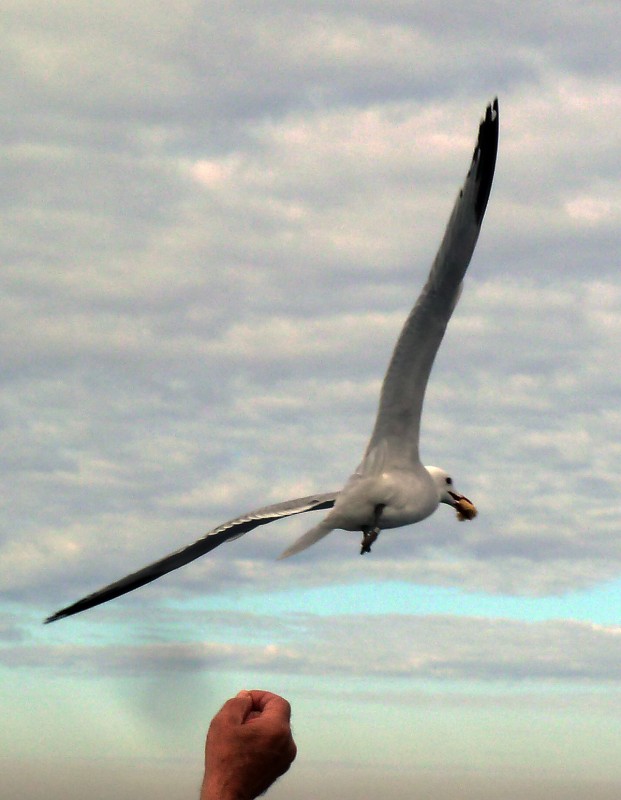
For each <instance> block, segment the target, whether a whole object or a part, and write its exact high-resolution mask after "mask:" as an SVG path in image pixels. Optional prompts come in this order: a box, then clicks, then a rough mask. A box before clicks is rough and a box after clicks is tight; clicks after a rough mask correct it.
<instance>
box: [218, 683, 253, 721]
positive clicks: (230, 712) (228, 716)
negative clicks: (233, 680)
mask: <svg viewBox="0 0 621 800" xmlns="http://www.w3.org/2000/svg"><path fill="white" fill-rule="evenodd" d="M251 709H252V695H251V694H250V692H246V691H241V692H238V693H237V695H236V696H235V697H231V699H230V700H227V701H226V703H225V704H224V705H223V706H222V708H221V709H220V712H219V714H218V716H219V717H220V719H222V720H223V721H225V722H227V723H228V724H230V725H241V724H242V723H243V721H244V720H245V719H246V716H247V715H248V714H249V713H250V711H251Z"/></svg>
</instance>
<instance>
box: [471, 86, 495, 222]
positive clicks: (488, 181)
mask: <svg viewBox="0 0 621 800" xmlns="http://www.w3.org/2000/svg"><path fill="white" fill-rule="evenodd" d="M498 132H499V112H498V98H497V97H495V98H494V99H493V101H492V102H491V103H488V105H487V108H486V109H485V116H484V117H483V119H482V120H481V124H480V125H479V137H478V139H477V144H476V147H475V148H474V160H475V162H476V163H477V175H476V177H477V181H478V184H479V187H478V191H477V197H476V201H475V207H474V208H475V214H476V219H477V223H478V224H479V225H480V224H481V222H482V220H483V215H484V214H485V209H486V208H487V201H488V200H489V195H490V192H491V190H492V180H493V178H494V169H495V167H496V155H497V153H498Z"/></svg>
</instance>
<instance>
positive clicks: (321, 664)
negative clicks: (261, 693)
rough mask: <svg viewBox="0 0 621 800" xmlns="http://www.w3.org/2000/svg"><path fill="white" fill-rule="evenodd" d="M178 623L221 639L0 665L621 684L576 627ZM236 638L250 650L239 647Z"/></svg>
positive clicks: (65, 652)
mask: <svg viewBox="0 0 621 800" xmlns="http://www.w3.org/2000/svg"><path fill="white" fill-rule="evenodd" d="M184 625H185V627H186V630H187V629H192V628H193V627H196V630H197V632H198V631H199V630H205V628H208V629H209V630H211V631H212V632H213V633H214V635H218V634H217V633H216V632H217V631H220V633H219V638H220V641H217V640H216V641H210V642H201V641H187V642H178V641H170V642H167V641H159V642H158V641H155V642H152V643H151V642H148V641H144V642H141V643H139V644H136V645H122V644H119V643H115V644H113V645H96V644H94V643H91V644H83V645H82V644H61V645H43V644H32V645H24V646H21V647H5V648H4V649H3V650H2V651H0V658H1V659H2V662H3V663H4V664H5V665H6V666H10V667H12V668H16V667H29V668H32V667H39V668H44V669H47V670H52V671H54V672H57V671H61V672H65V673H72V672H75V673H78V674H81V675H88V674H90V673H92V672H93V671H94V672H95V673H97V674H107V675H110V674H118V675H123V674H126V675H137V674H149V673H166V672H170V671H174V672H176V673H182V672H190V673H193V672H203V671H209V670H220V669H228V670H236V671H240V670H242V671H250V672H253V673H270V674H273V673H275V672H276V673H278V672H281V673H288V674H297V675H299V674H304V675H318V674H319V675H324V676H327V675H333V676H337V675H348V676H351V677H352V678H354V677H359V678H361V677H371V676H373V677H375V678H408V679H410V680H413V679H422V680H440V681H472V680H474V681H508V682H510V683H514V684H515V683H517V684H520V683H523V682H526V683H527V682H529V681H544V682H547V681H561V682H564V681H568V682H578V683H583V682H587V683H589V682H591V683H601V682H604V683H608V682H610V683H612V684H614V683H616V682H618V681H619V679H620V678H621V673H620V671H619V670H620V667H619V664H620V663H621V659H620V656H621V651H620V648H621V631H620V629H619V628H618V627H613V626H601V625H593V624H591V623H583V622H573V621H565V620H553V621H548V622H539V623H524V622H521V621H514V620H506V619H499V620H487V619H480V618H469V617H451V616H440V615H432V616H407V615H382V616H373V615H365V614H358V615H356V617H355V618H354V617H351V616H330V617H317V616H310V615H290V616H286V617H284V618H281V617H272V618H269V617H265V618H261V617H259V616H258V615H253V614H241V613H228V612H218V613H217V614H215V613H213V612H206V613H202V612H189V613H188V614H186V615H185V617H184ZM378 626H381V631H382V635H381V637H378V636H377V630H378ZM164 630H165V628H164ZM231 635H232V636H233V640H231ZM173 638H174V634H173ZM240 638H243V639H244V640H245V641H247V642H248V643H247V644H245V645H241V644H239V643H237V642H239V640H240ZM371 642H372V645H371Z"/></svg>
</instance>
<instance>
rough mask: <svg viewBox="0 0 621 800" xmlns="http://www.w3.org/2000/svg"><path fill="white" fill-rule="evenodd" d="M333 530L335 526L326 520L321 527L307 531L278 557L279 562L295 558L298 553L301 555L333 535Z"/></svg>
mask: <svg viewBox="0 0 621 800" xmlns="http://www.w3.org/2000/svg"><path fill="white" fill-rule="evenodd" d="M333 530H334V528H333V526H332V525H331V524H330V523H329V522H328V521H327V520H325V519H324V521H323V522H320V523H319V525H315V527H314V528H311V529H310V530H309V531H306V533H305V534H303V535H302V536H300V538H299V539H296V540H295V542H294V543H293V544H292V545H291V546H290V547H287V549H286V550H285V551H284V552H282V553H281V554H280V555H279V556H278V560H279V561H282V559H283V558H289V556H294V555H295V554H296V553H301V552H302V550H306V548H307V547H311V545H314V544H315V542H318V541H319V540H320V539H323V537H324V536H327V535H328V534H329V533H332V531H333Z"/></svg>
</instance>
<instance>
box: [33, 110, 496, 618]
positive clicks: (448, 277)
mask: <svg viewBox="0 0 621 800" xmlns="http://www.w3.org/2000/svg"><path fill="white" fill-rule="evenodd" d="M498 128H499V118H498V100H497V99H495V100H494V101H493V102H492V103H490V104H489V105H488V106H487V109H486V111H485V116H484V118H483V119H482V120H481V123H480V125H479V135H478V139H477V143H476V146H475V148H474V154H473V156H472V163H471V165H470V169H469V171H468V174H467V176H466V180H465V182H464V185H463V186H462V188H461V190H460V191H459V194H458V196H457V199H456V201H455V205H454V207H453V211H452V213H451V216H450V218H449V221H448V225H447V227H446V231H445V233H444V238H443V239H442V243H441V245H440V249H439V250H438V253H437V255H436V257H435V260H434V262H433V265H432V267H431V270H430V272H429V276H428V278H427V282H426V283H425V286H424V287H423V290H422V292H421V293H420V296H419V298H418V300H417V301H416V305H415V306H414V308H413V309H412V311H411V312H410V315H409V316H408V318H407V320H406V322H405V325H404V326H403V329H402V331H401V334H400V336H399V339H398V340H397V344H396V346H395V349H394V351H393V354H392V358H391V360H390V364H389V365H388V370H387V372H386V376H385V378H384V383H383V385H382V390H381V395H380V401H379V408H378V412H377V417H376V420H375V427H374V429H373V433H372V434H371V438H370V440H369V443H368V445H367V448H366V451H365V453H364V457H363V459H362V462H361V464H360V466H359V467H358V468H357V469H356V471H355V472H354V473H353V475H352V476H351V477H350V478H349V480H348V481H347V483H346V484H345V486H344V487H343V488H342V489H341V490H340V491H336V492H328V493H326V494H315V495H309V496H308V497H301V498H297V499H295V500H288V501H286V502H284V503H276V504H274V505H269V506H265V507H264V508H259V509H257V510H256V511H251V512H249V513H248V514H244V515H243V516H241V517H236V518H235V519H232V520H230V521H229V522H225V523H224V524H223V525H220V526H219V527H217V528H214V529H213V530H211V531H209V532H208V533H207V534H205V535H204V536H203V537H202V538H200V539H199V540H198V541H196V542H194V543H193V544H190V545H188V546H187V547H183V548H182V549H181V550H177V551H176V552H174V553H171V554H170V555H168V556H165V557H164V558H162V559H160V560H159V561H156V562H155V563H153V564H149V565H148V566H146V567H144V568H143V569H140V570H138V571H137V572H133V573H132V574H131V575H127V576H126V577H125V578H121V579H120V580H118V581H116V582H115V583H111V584H110V585H108V586H105V587H104V588H103V589H99V590H98V591H96V592H94V593H93V594H90V595H87V596H86V597H84V598H82V599H81V600H78V601H77V602H75V603H73V604H72V605H70V606H67V607H66V608H63V609H61V610H60V611H57V612H56V613H55V614H52V616H50V617H48V618H47V619H46V620H45V622H46V623H48V622H54V621H55V620H58V619H62V618H63V617H69V616H71V615H72V614H77V613H79V612H80V611H85V610H86V609H88V608H92V607H93V606H97V605H99V604H101V603H105V602H107V601H108V600H112V599H113V598H115V597H119V596H120V595H123V594H126V593H127V592H131V591H133V590H134V589H137V588H139V587H140V586H144V585H145V584H147V583H150V582H151V581H154V580H156V579H157V578H160V577H161V576H162V575H166V574H167V573H168V572H172V570H175V569H178V568H179V567H182V566H184V565H185V564H188V563H189V562H190V561H193V560H194V559H196V558H199V557H200V556H202V555H205V553H209V552H210V551H211V550H213V549H214V548H216V547H218V546H219V545H221V544H222V543H223V542H230V541H232V540H233V539H237V538H238V537H239V536H243V535H244V534H245V533H248V531H251V530H253V529H254V528H258V527H259V526H260V525H267V524H268V523H270V522H274V520H277V519H281V518H283V517H291V516H293V515H294V514H304V513H306V512H307V511H320V510H326V509H329V512H328V514H327V515H326V516H325V517H324V519H323V520H322V521H321V522H320V523H319V524H318V525H316V526H315V527H313V528H311V529H310V530H309V531H308V532H307V533H305V534H304V535H303V536H301V537H300V538H299V539H297V541H295V542H294V543H293V544H292V545H291V546H290V547H288V548H287V549H286V550H285V551H284V552H283V553H282V555H281V556H280V558H281V559H282V558H288V557H289V556H292V555H295V554H296V553H300V552H301V551H302V550H306V548H307V547H310V546H311V545H313V544H315V543H316V542H318V541H319V540H320V539H323V538H324V536H327V535H328V534H329V533H331V532H332V531H333V530H335V529H342V530H346V531H359V532H361V533H362V544H361V549H360V552H361V554H364V553H370V552H371V545H372V544H373V543H374V542H375V541H376V540H377V538H378V536H379V534H380V532H381V531H382V530H384V529H388V528H399V527H401V526H403V525H411V524H412V523H415V522H420V521H421V520H423V519H425V518H426V517H428V516H430V514H432V513H433V512H434V511H435V510H436V508H438V506H439V505H440V503H446V504H448V505H449V506H452V507H453V508H454V509H455V510H456V512H457V517H458V519H460V520H470V519H473V518H474V517H475V516H476V514H477V510H476V508H475V506H474V504H473V503H472V502H471V501H470V500H469V499H468V498H467V497H466V496H465V495H463V494H460V493H459V492H458V491H457V490H456V489H455V487H454V485H453V480H452V478H451V476H450V475H449V474H448V473H446V472H445V471H444V470H443V469H440V468H438V467H425V466H423V464H422V463H421V461H420V458H419V452H418V442H419V432H420V418H421V412H422V406H423V399H424V395H425V388H426V386H427V380H428V378H429V374H430V372H431V368H432V366H433V361H434V359H435V356H436V353H437V351H438V348H439V346H440V343H441V341H442V338H443V336H444V332H445V330H446V326H447V324H448V321H449V319H450V318H451V315H452V313H453V311H454V309H455V306H456V305H457V301H458V300H459V297H460V294H461V290H462V281H463V278H464V275H465V273H466V269H467V267H468V264H469V263H470V259H471V257H472V254H473V252H474V247H475V245H476V242H477V239H478V236H479V231H480V229H481V224H482V222H483V215H484V214H485V209H486V207H487V201H488V199H489V194H490V190H491V188H492V179H493V177H494V168H495V165H496V153H497V150H498Z"/></svg>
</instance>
